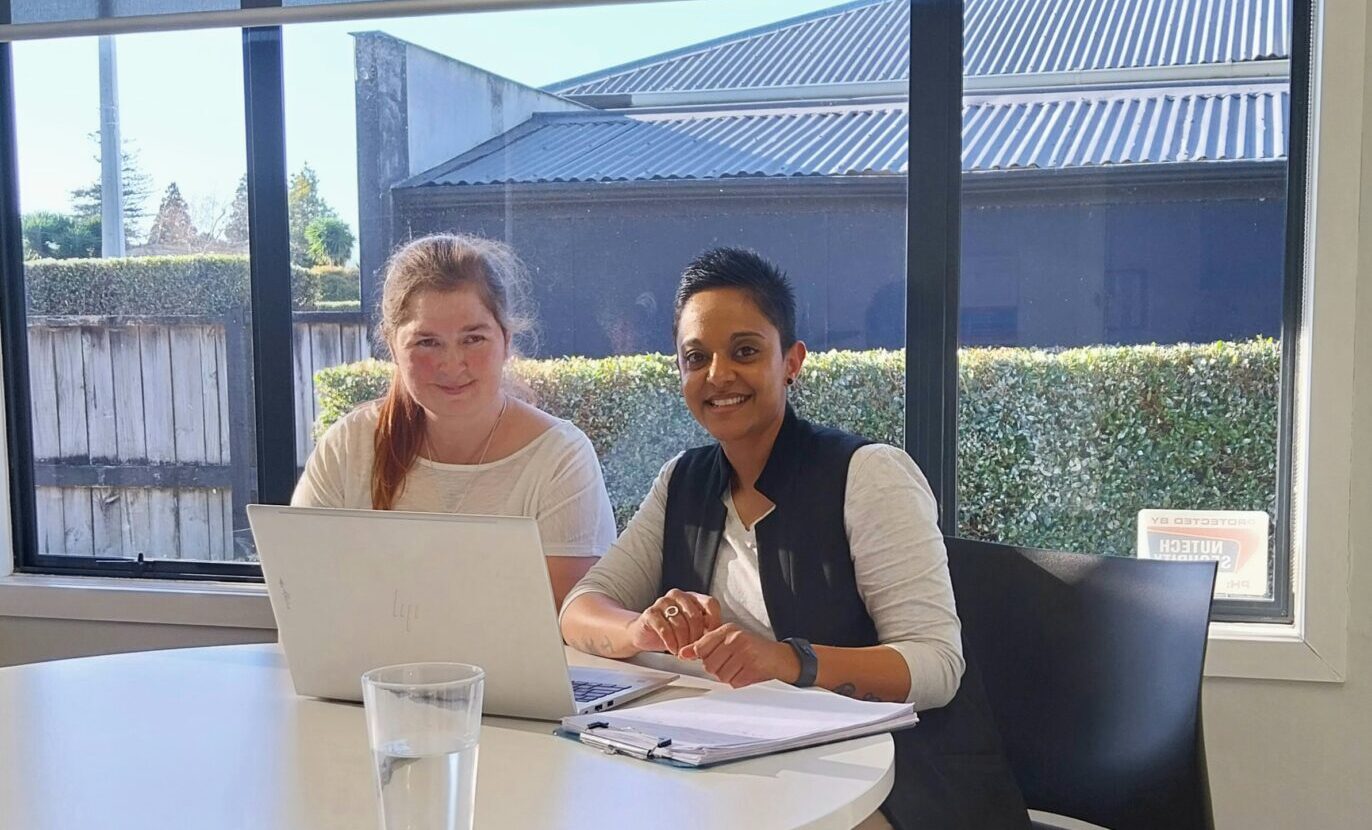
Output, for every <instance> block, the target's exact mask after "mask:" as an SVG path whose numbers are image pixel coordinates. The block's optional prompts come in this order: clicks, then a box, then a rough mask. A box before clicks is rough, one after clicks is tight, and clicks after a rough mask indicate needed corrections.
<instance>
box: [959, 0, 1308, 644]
mask: <svg viewBox="0 0 1372 830" xmlns="http://www.w3.org/2000/svg"><path fill="white" fill-rule="evenodd" d="M1186 8H1187V7H1185V5H1184V4H1177V3H1172V2H1170V0H1136V2H1129V3H1123V4H1120V3H1111V2H1106V1H1105V0H1089V1H1088V2H1077V0H1049V1H1048V2H1039V3H991V2H987V1H986V0H967V3H966V6H965V35H964V75H963V85H964V90H965V91H964V97H963V118H962V130H963V132H962V182H963V187H962V197H963V205H962V233H961V248H962V278H961V301H960V308H959V309H958V313H959V322H960V329H961V338H960V346H961V349H960V406H959V416H960V422H959V427H958V443H957V446H958V489H957V495H958V503H957V504H958V514H957V531H958V533H959V534H960V535H964V536H970V537H974V538H979V539H988V540H993V541H1001V542H1007V543H1012V544H1017V545H1027V546H1034V547H1046V548H1052V549H1058V550H1069V551H1079V552H1086V553H1099V554H1110V555H1119V556H1142V557H1151V558H1160V559H1214V560H1218V561H1219V563H1220V568H1219V576H1218V580H1217V584H1216V597H1217V598H1218V599H1221V600H1225V601H1227V602H1230V603H1233V602H1234V601H1239V602H1241V603H1243V605H1244V607H1245V609H1246V610H1247V611H1248V612H1252V613H1260V614H1263V615H1265V616H1272V617H1278V618H1280V617H1282V616H1284V615H1285V614H1287V613H1289V604H1288V603H1287V602H1286V601H1285V596H1284V592H1288V591H1289V587H1288V585H1289V583H1288V582H1287V581H1286V576H1287V574H1286V561H1285V560H1284V558H1283V557H1284V556H1285V555H1286V552H1287V549H1288V548H1287V545H1286V544H1285V541H1284V538H1285V537H1284V536H1283V534H1284V533H1286V532H1287V528H1285V527H1283V526H1282V525H1281V524H1280V523H1279V521H1278V520H1279V519H1280V518H1281V516H1280V513H1279V506H1278V492H1279V490H1280V487H1281V482H1282V476H1281V475H1280V474H1279V465H1278V450H1279V446H1280V444H1281V442H1282V440H1283V439H1284V438H1287V436H1281V435H1279V432H1278V422H1279V421H1278V409H1279V404H1280V399H1281V395H1280V389H1281V368H1282V366H1281V364H1282V349H1281V342H1280V338H1281V337H1282V336H1283V329H1282V326H1283V311H1284V297H1285V296H1286V294H1285V286H1286V280H1287V279H1288V276H1287V268H1286V263H1287V258H1286V252H1287V240H1286V208H1287V206H1286V193H1287V170H1288V164H1287V159H1288V146H1289V142H1290V137H1291V135H1292V122H1291V118H1290V110H1291V107H1290V89H1291V78H1290V71H1291V46H1290V44H1291V36H1290V35H1291V9H1290V4H1289V2H1288V1H1287V0H1259V1H1258V2H1242V3H1241V2H1218V3H1210V4H1203V5H1202V6H1201V7H1199V8H1197V9H1196V10H1194V13H1193V12H1192V11H1186ZM1045 42H1047V43H1049V44H1050V45H1051V46H1052V48H1039V46H1040V45H1042V44H1044V43H1045ZM1293 278H1294V277H1293ZM1220 608H1221V609H1222V610H1221V613H1226V610H1227V612H1230V613H1232V612H1233V611H1234V606H1233V605H1229V606H1226V605H1224V604H1222V605H1221V606H1220Z"/></svg>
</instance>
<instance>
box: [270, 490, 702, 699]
mask: <svg viewBox="0 0 1372 830" xmlns="http://www.w3.org/2000/svg"><path fill="white" fill-rule="evenodd" d="M248 521H249V523H250V524H251V525H252V532H253V538H254V540H255V541H256V542H257V554H258V557H259V558H260V559H261V561H262V575H263V577H264V578H265V579H266V582H267V590H268V592H269V593H270V594H271V601H272V613H274V614H275V615H276V626H277V632H278V636H279V637H280V640H281V646H282V648H283V649H284V650H285V652H286V663H287V665H288V666H289V667H290V671H291V679H292V680H293V681H294V682H295V690H296V692H297V693H298V694H301V695H309V696H312V697H323V698H331V699H337V700H360V699H361V698H362V686H361V676H362V673H363V672H366V671H368V670H370V669H374V668H377V667H379V666H388V665H393V664H396V663H409V662H422V661H456V662H462V663H472V664H475V665H478V666H481V667H482V668H483V669H485V671H486V690H485V706H484V709H485V712H486V714H490V715H508V716H512V717H520V718H538V719H542V720H557V719H560V718H562V717H564V716H566V715H572V714H585V713H589V712H598V711H601V710H603V709H609V708H611V707H613V706H617V705H618V704H620V703H623V702H625V701H627V700H631V699H633V698H635V697H638V696H640V695H643V694H646V693H647V692H650V691H652V690H654V689H657V688H659V687H661V686H664V685H666V684H668V683H670V682H671V681H672V680H674V679H675V678H676V675H673V674H667V673H663V672H649V671H646V670H645V671H642V672H637V671H619V670H614V669H588V668H582V667H573V668H572V669H571V670H570V672H569V671H568V667H567V661H566V654H565V653H564V651H563V645H562V637H561V635H560V633H559V631H558V626H557V614H556V612H555V611H554V609H553V596H552V587H551V585H550V584H549V582H548V571H547V566H546V564H545V563H544V559H543V547H542V545H541V544H540V542H539V538H538V526H537V524H535V522H534V520H533V519H529V518H519V517H504V516H458V515H451V514H441V513H403V512H395V511H388V510H336V509H329V508H306V507H277V506H272V505H262V504H253V505H249V506H248Z"/></svg>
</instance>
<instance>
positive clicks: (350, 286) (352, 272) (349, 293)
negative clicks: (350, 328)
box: [310, 265, 362, 303]
mask: <svg viewBox="0 0 1372 830" xmlns="http://www.w3.org/2000/svg"><path fill="white" fill-rule="evenodd" d="M310 271H311V272H313V273H314V274H315V275H317V276H318V277H319V299H320V300H321V301H322V302H330V303H337V302H344V301H352V302H354V303H356V302H358V301H360V300H361V298H362V282H361V280H362V275H361V272H360V271H358V270H357V269H356V268H345V267H339V266H334V265H321V266H317V267H315V268H311V269H310Z"/></svg>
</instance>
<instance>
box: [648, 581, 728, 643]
mask: <svg viewBox="0 0 1372 830" xmlns="http://www.w3.org/2000/svg"><path fill="white" fill-rule="evenodd" d="M673 608H674V609H676V610H675V611H672V610H670V609H673ZM719 625H720V618H719V601H718V600H716V599H715V598H714V597H712V596H709V595H708V594H697V593H694V592H692V591H682V590H679V589H677V588H673V589H672V590H670V591H668V592H667V593H666V594H663V595H662V596H661V597H659V598H658V600H657V601H656V602H654V603H653V604H652V605H650V606H648V607H647V608H646V609H644V611H643V613H642V614H639V615H638V619H636V620H634V621H633V622H632V623H630V624H629V637H630V639H631V640H632V642H633V645H634V648H636V649H638V650H639V651H666V652H669V653H671V654H672V655H673V656H675V655H676V654H677V653H678V652H680V651H681V650H682V649H683V648H685V647H686V646H688V645H690V644H691V643H694V642H695V641H696V640H699V639H700V638H701V636H703V635H704V634H705V632H707V631H711V630H713V629H716V628H719Z"/></svg>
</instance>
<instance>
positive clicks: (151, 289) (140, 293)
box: [24, 254, 321, 315]
mask: <svg viewBox="0 0 1372 830" xmlns="http://www.w3.org/2000/svg"><path fill="white" fill-rule="evenodd" d="M24 268H25V284H26V287H27V289H28V308H29V313H30V314H49V315H61V314H93V315H124V314H147V315H184V314H190V315H200V314H222V313H225V312H228V311H231V310H234V309H240V308H247V305H248V258H247V257H246V256H238V255H228V254H191V255H188V256H151V257H124V258H110V259H36V260H30V261H28V262H26V263H24ZM291 299H292V302H293V305H294V307H295V308H296V309H297V310H301V311H305V310H310V309H314V308H317V307H318V304H319V301H320V299H321V298H320V275H319V274H317V273H315V272H314V271H311V270H310V269H307V268H297V267H295V266H291Z"/></svg>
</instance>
